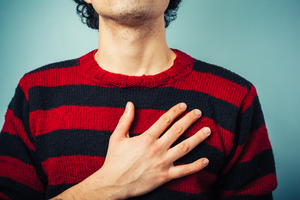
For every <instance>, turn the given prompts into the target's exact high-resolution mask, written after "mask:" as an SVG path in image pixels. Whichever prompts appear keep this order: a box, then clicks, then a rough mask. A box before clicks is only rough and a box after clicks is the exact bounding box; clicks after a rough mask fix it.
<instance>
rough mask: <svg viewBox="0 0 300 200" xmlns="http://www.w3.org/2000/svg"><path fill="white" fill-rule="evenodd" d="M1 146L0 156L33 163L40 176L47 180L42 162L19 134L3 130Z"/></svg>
mask: <svg viewBox="0 0 300 200" xmlns="http://www.w3.org/2000/svg"><path fill="white" fill-rule="evenodd" d="M0 147H1V148H0V156H9V157H11V158H16V159H18V160H20V161H22V162H23V163H25V164H29V165H32V166H33V167H34V169H35V170H36V173H37V174H38V176H39V177H40V178H42V179H44V180H45V181H47V176H46V174H45V172H44V170H43V169H42V166H41V163H39V162H38V157H37V155H36V153H35V151H33V150H30V149H29V148H28V147H27V146H26V144H25V143H24V141H23V140H22V139H21V138H20V137H19V136H17V135H12V134H9V133H6V132H1V134H0Z"/></svg>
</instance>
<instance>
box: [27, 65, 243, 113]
mask: <svg viewBox="0 0 300 200" xmlns="http://www.w3.org/2000/svg"><path fill="white" fill-rule="evenodd" d="M78 73H80V72H79V71H78V67H77V66H74V67H70V68H67V69H66V68H53V69H49V70H46V71H41V72H39V73H31V74H27V75H26V77H25V78H24V79H25V80H27V82H28V83H27V84H28V86H27V87H28V88H32V87H59V86H66V85H89V86H97V85H98V84H97V83H96V82H92V81H89V80H87V79H85V78H83V77H82V76H78ZM172 87H174V88H175V89H180V90H193V91H197V92H202V93H206V94H209V95H211V96H214V97H216V98H218V99H221V100H223V101H226V102H229V103H231V104H233V105H235V106H237V107H239V106H240V104H241V101H242V100H243V99H244V98H243V97H244V96H245V94H247V92H248V89H247V88H246V87H244V86H241V85H239V84H237V83H234V82H232V81H229V80H227V79H224V78H221V77H218V76H215V75H212V74H208V73H199V72H193V73H191V74H190V75H189V76H188V77H187V78H186V79H185V80H183V81H177V82H176V83H175V84H174V85H172ZM187 87H188V88H187Z"/></svg>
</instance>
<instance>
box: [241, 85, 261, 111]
mask: <svg viewBox="0 0 300 200" xmlns="http://www.w3.org/2000/svg"><path fill="white" fill-rule="evenodd" d="M255 98H257V92H256V88H255V87H254V86H253V85H252V87H251V89H250V91H249V92H248V94H247V96H246V97H245V98H244V99H243V102H242V104H241V106H240V113H243V112H244V111H245V110H247V109H248V108H249V107H250V106H251V105H252V103H253V101H254V99H255Z"/></svg>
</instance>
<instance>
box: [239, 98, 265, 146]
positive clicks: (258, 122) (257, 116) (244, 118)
mask: <svg viewBox="0 0 300 200" xmlns="http://www.w3.org/2000/svg"><path fill="white" fill-rule="evenodd" d="M264 124H265V119H264V116H263V113H262V110H261V107H260V104H259V101H258V98H257V97H256V98H254V101H253V103H252V105H251V106H250V107H248V108H247V109H246V110H245V111H244V112H243V113H242V114H241V115H240V116H239V117H238V119H237V133H238V135H237V140H238V141H237V144H238V145H243V144H244V143H245V142H246V140H247V138H248V136H249V134H250V133H251V132H254V131H256V130H258V129H259V128H260V127H262V126H263V125H264Z"/></svg>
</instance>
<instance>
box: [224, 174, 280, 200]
mask: <svg viewBox="0 0 300 200" xmlns="http://www.w3.org/2000/svg"><path fill="white" fill-rule="evenodd" d="M276 180H277V179H276V175H275V174H269V175H266V176H263V177H261V178H259V179H257V180H255V181H254V182H252V183H250V184H249V185H247V186H246V187H245V188H243V189H240V190H237V191H226V192H221V197H222V198H226V197H229V196H233V195H249V196H266V195H268V194H269V193H270V191H273V190H275V188H276V187H277V181H276Z"/></svg>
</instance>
